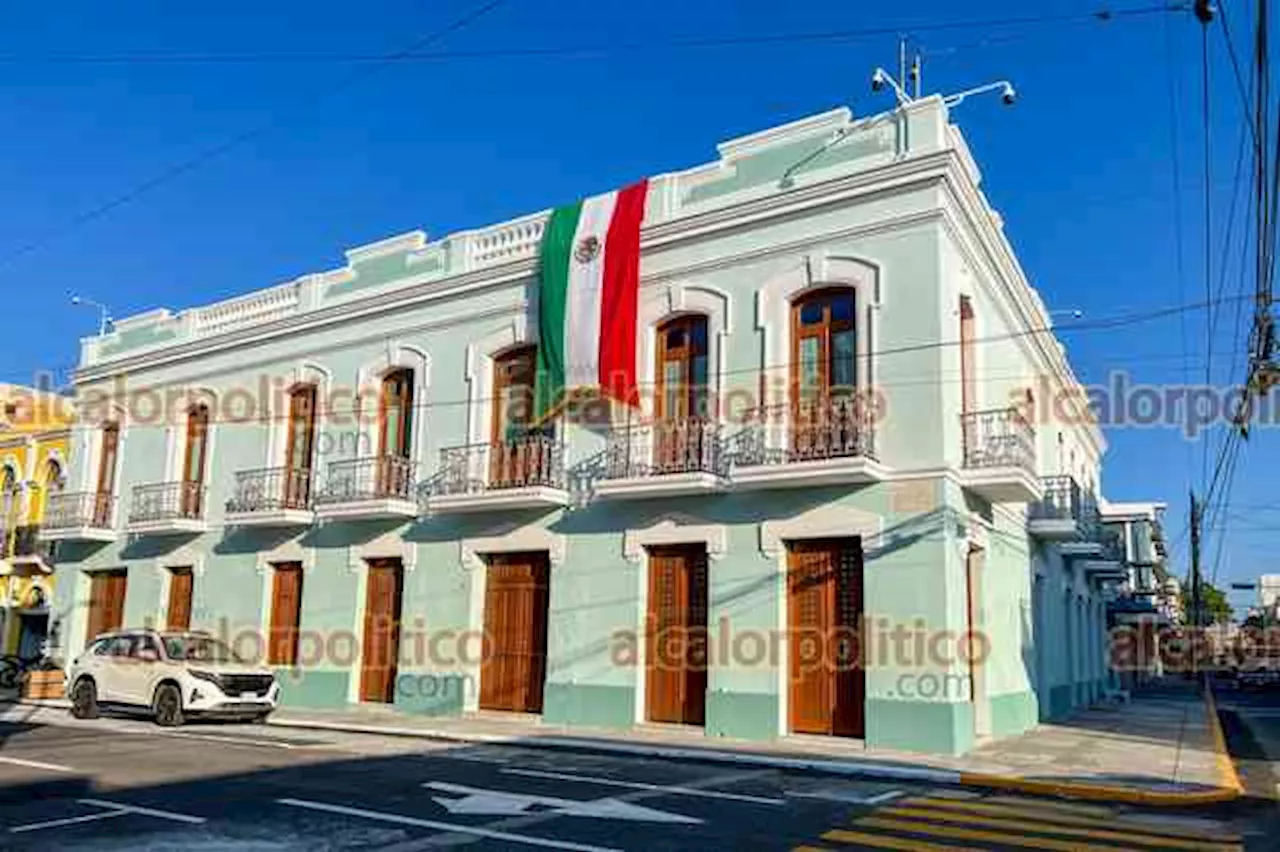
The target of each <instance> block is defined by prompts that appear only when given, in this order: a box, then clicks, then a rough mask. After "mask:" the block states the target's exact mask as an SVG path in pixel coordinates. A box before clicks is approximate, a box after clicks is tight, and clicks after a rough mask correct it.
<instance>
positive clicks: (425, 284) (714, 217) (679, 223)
mask: <svg viewBox="0 0 1280 852" xmlns="http://www.w3.org/2000/svg"><path fill="white" fill-rule="evenodd" d="M961 168H962V166H961V165H960V162H959V159H958V158H957V157H955V155H954V154H953V153H952V152H950V151H949V150H943V151H937V152H933V153H929V154H923V155H919V156H913V157H910V158H907V159H904V160H901V161H899V162H895V163H893V164H890V165H887V166H883V167H880V168H876V169H871V170H867V171H856V172H853V173H851V174H846V175H841V176H838V177H835V178H831V179H829V180H824V181H820V182H817V183H814V184H812V185H809V186H804V187H798V188H796V189H793V190H790V191H788V192H785V193H780V194H779V193H774V194H770V195H767V196H764V197H761V198H753V199H750V200H746V201H742V202H738V203H735V204H729V205H726V206H725V207H717V208H715V209H713V210H709V211H705V212H701V213H692V214H688V215H684V216H677V217H676V218H673V219H669V220H667V221H664V222H659V223H655V224H653V225H650V226H648V227H646V228H644V229H643V231H642V249H644V250H648V251H654V250H658V249H663V248H668V247H674V246H676V245H678V244H679V243H682V242H688V241H692V240H698V239H703V238H705V237H707V236H710V235H713V234H715V233H717V232H720V231H722V230H725V229H735V230H736V229H740V228H742V227H743V226H745V225H748V224H754V223H756V222H759V221H765V220H769V219H774V218H779V217H790V216H795V215H797V214H801V213H803V212H804V211H806V210H808V209H810V208H814V207H823V206H827V205H830V204H833V203H839V202H845V201H856V200H859V199H861V198H863V197H865V196H868V195H876V194H883V193H884V192H886V191H897V190H901V189H905V188H906V187H907V186H910V187H911V188H913V189H918V188H920V184H922V183H924V184H929V183H933V182H937V181H945V180H946V179H947V177H948V176H949V174H950V173H951V172H953V171H954V172H956V173H958V172H959V170H960V169H961ZM953 179H956V178H954V176H953ZM937 214H938V211H937V210H931V211H925V212H924V213H921V214H913V216H912V217H908V218H919V217H920V216H925V217H932V216H936V215H937ZM869 227H870V228H871V229H872V230H879V229H880V228H881V226H880V225H879V224H878V223H877V224H874V225H872V226H869ZM854 230H859V231H860V230H865V228H858V229H854ZM838 236H840V234H837V233H828V234H822V235H819V236H815V237H813V238H812V239H809V240H805V241H803V242H805V243H807V244H818V243H821V242H824V241H828V240H830V239H834V238H837V237H838ZM792 248H793V246H784V247H779V248H778V249H777V251H787V250H791V249H792ZM768 253H776V252H775V251H770V252H768ZM754 254H757V253H755V252H750V253H744V254H743V255H741V256H739V259H746V258H747V257H748V256H750V255H754ZM689 271H692V270H679V271H678V272H679V273H680V274H684V273H687V272H689ZM535 275H536V260H533V259H522V260H518V261H513V262H511V263H504V264H498V265H495V266H489V267H484V268H482V269H478V270H473V271H468V272H464V273H461V274H459V275H450V276H447V277H445V278H440V277H439V276H436V275H434V274H424V275H410V276H405V277H404V278H402V279H401V280H400V281H399V282H397V286H396V287H395V289H394V290H392V291H388V292H382V293H377V294H370V295H369V296H367V297H364V298H362V299H357V300H353V301H350V302H345V303H343V304H341V305H333V306H331V307H328V308H322V309H319V310H316V311H308V312H303V313H301V314H297V315H294V316H291V317H287V318H284V319H281V320H277V321H274V322H271V323H264V324H262V325H259V326H256V327H253V328H246V329H242V330H233V331H229V332H227V333H225V334H222V335H218V336H216V337H210V338H201V339H198V340H192V341H187V342H184V343H180V344H178V345H176V346H167V347H160V348H157V349H152V350H148V351H145V352H140V353H138V354H137V355H133V356H125V357H123V358H120V359H117V360H114V361H105V362H102V363H99V364H93V365H90V366H88V367H84V368H82V369H80V370H78V371H77V373H76V377H75V381H76V382H77V383H78V384H80V383H85V382H90V381H94V380H98V379H101V378H107V377H109V376H111V375H114V374H116V373H119V372H129V371H132V370H136V369H140V368H142V367H143V366H155V365H158V364H160V363H167V362H170V361H173V360H179V359H182V358H189V357H193V356H195V355H197V354H200V353H203V352H206V351H209V350H215V349H224V348H227V347H231V346H235V345H237V344H239V343H243V342H244V341H246V340H253V339H264V338H270V337H275V336H278V335H279V334H281V333H288V332H291V331H302V330H308V329H310V328H314V327H318V326H323V325H331V324H333V323H337V322H341V323H344V324H347V323H350V322H352V321H353V320H354V319H356V318H358V317H361V316H364V315H370V314H380V313H388V312H396V311H401V310H403V309H405V308H406V307H409V306H412V305H414V304H417V303H420V302H427V301H435V300H437V299H444V298H448V297H451V296H456V295H463V294H471V293H474V292H475V291H477V290H487V289H491V288H493V287H496V286H500V285H504V284H510V283H514V282H516V281H528V280H530V279H532V278H533V277H534V276H535ZM643 283H644V282H643V281H642V285H643Z"/></svg>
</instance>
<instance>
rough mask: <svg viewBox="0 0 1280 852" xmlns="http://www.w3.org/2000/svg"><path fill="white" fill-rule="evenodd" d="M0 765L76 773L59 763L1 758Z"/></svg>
mask: <svg viewBox="0 0 1280 852" xmlns="http://www.w3.org/2000/svg"><path fill="white" fill-rule="evenodd" d="M0 763H12V764H13V765H14V766H27V767H30V768H31V769H48V770H49V771H50V772H75V771H76V770H74V769H72V768H71V767H70V766H62V765H61V764H58V763H42V762H41V761H39V760H22V759H21V758H17V757H0Z"/></svg>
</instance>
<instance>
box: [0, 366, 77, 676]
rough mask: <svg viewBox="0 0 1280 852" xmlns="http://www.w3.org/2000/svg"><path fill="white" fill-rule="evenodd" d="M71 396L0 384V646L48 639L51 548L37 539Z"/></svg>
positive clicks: (33, 650) (58, 472)
mask: <svg viewBox="0 0 1280 852" xmlns="http://www.w3.org/2000/svg"><path fill="white" fill-rule="evenodd" d="M73 417H74V413H73V408H72V401H71V399H70V398H68V397H64V396H61V395H59V394H56V393H52V392H50V391H42V390H37V389H35V388H28V387H21V386H18V385H3V384H0V653H3V654H6V655H10V654H17V655H19V656H22V657H28V658H29V657H35V656H38V655H39V654H40V653H41V652H42V651H43V649H44V646H45V640H46V639H47V638H48V633H49V627H50V624H49V621H50V618H49V617H50V612H49V607H50V604H51V603H52V601H53V583H54V575H53V551H52V549H51V546H50V545H49V544H48V543H45V542H41V541H40V540H39V535H38V534H39V530H40V521H41V519H42V518H43V517H44V511H45V504H46V502H47V500H48V497H49V495H50V494H51V493H55V492H57V491H60V490H61V489H62V486H63V482H64V480H65V477H66V471H67V456H68V453H69V452H70V438H71V424H72V419H73Z"/></svg>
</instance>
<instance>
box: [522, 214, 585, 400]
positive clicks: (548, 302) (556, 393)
mask: <svg viewBox="0 0 1280 852" xmlns="http://www.w3.org/2000/svg"><path fill="white" fill-rule="evenodd" d="M581 214H582V202H581V201H579V202H576V203H574V204H567V205H565V206H564V207H557V208H556V209H555V210H553V211H552V212H551V218H550V219H549V220H548V221H547V227H546V229H545V230H544V231H543V232H542V256H541V269H540V273H541V274H540V281H539V284H538V374H537V380H536V389H535V391H534V404H535V409H534V422H535V423H536V422H541V421H542V420H543V419H545V418H546V417H547V416H548V415H550V414H551V413H552V412H553V411H554V410H555V409H556V407H557V406H559V404H560V400H561V397H562V396H563V395H564V375H565V371H564V366H565V365H564V356H565V341H564V322H565V308H566V306H567V305H568V301H569V300H568V291H569V260H570V255H571V254H572V253H573V238H574V235H575V234H576V233H577V230H578V217H579V216H580V215H581Z"/></svg>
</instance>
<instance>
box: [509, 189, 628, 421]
mask: <svg viewBox="0 0 1280 852" xmlns="http://www.w3.org/2000/svg"><path fill="white" fill-rule="evenodd" d="M648 191H649V181H648V180H642V181H640V182H639V183H635V184H632V185H631V186H628V187H625V188H623V189H620V190H616V191H614V192H608V193H605V194H604V195H597V196H594V197H592V198H588V199H585V200H583V201H578V202H575V203H573V204H567V205H565V206H563V207H557V208H556V209H555V210H554V211H552V213H551V218H550V220H548V222H547V226H546V229H545V230H544V231H543V234H542V254H541V281H540V282H539V287H538V371H537V380H536V390H535V393H534V399H535V412H534V414H535V417H534V422H536V423H540V422H542V421H544V420H546V419H547V418H549V417H551V416H552V415H553V414H555V412H556V410H557V409H558V408H559V407H560V405H561V404H562V403H563V401H564V396H565V393H566V391H572V390H576V389H579V388H591V389H596V390H598V391H599V392H600V393H602V394H603V395H604V396H605V397H607V398H610V399H615V400H617V401H619V402H621V403H623V404H625V405H632V406H634V405H638V404H639V394H638V391H637V389H636V301H637V297H638V293H639V289H640V220H641V219H643V218H644V203H645V197H646V195H647V194H648Z"/></svg>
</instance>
